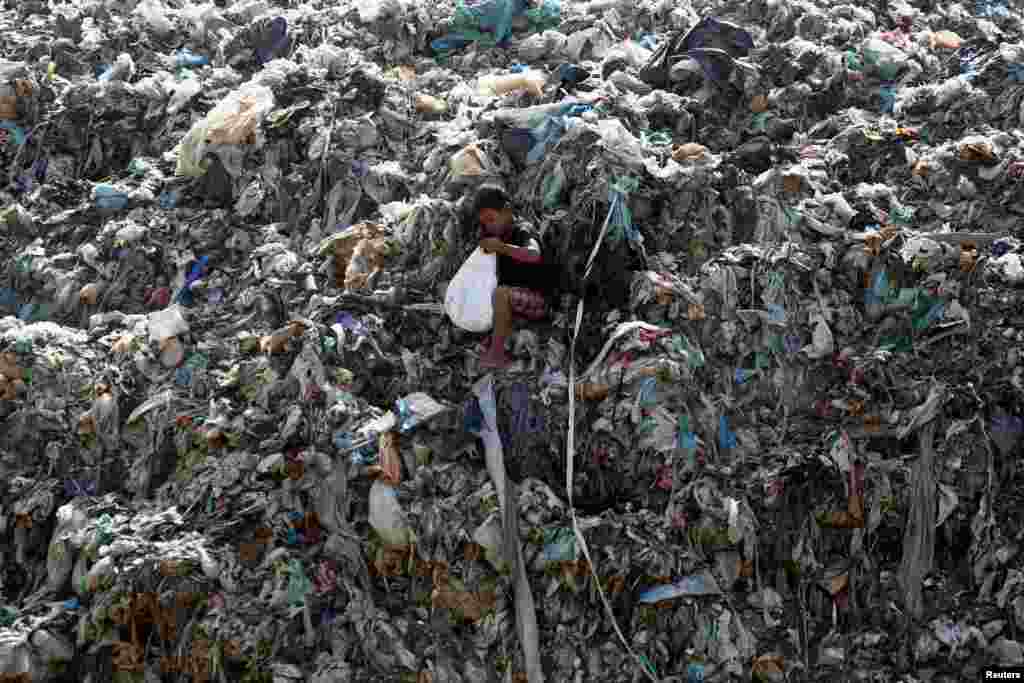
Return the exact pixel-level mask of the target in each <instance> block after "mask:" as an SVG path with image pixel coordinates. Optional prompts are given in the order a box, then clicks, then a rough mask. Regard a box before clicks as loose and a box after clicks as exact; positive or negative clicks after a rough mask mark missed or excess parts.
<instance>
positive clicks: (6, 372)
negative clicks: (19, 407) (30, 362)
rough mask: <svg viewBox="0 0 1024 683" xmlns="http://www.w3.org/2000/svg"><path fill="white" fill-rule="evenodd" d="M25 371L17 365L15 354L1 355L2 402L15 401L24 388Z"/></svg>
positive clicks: (0, 387)
mask: <svg viewBox="0 0 1024 683" xmlns="http://www.w3.org/2000/svg"><path fill="white" fill-rule="evenodd" d="M24 376H25V371H24V370H22V368H21V367H20V366H19V365H18V363H17V358H16V357H15V355H14V354H13V353H3V354H0V401H13V400H15V399H16V398H17V397H18V389H19V388H20V387H23V386H24V382H23V381H22V378H23V377H24Z"/></svg>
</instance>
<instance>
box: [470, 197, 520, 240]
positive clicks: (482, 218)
mask: <svg viewBox="0 0 1024 683" xmlns="http://www.w3.org/2000/svg"><path fill="white" fill-rule="evenodd" d="M473 214H474V217H475V218H476V221H477V224H478V225H479V226H480V231H481V232H482V233H483V234H484V235H485V236H487V237H502V236H504V235H505V234H507V233H508V232H509V231H510V230H511V229H512V225H513V222H514V215H513V213H512V202H511V200H510V199H509V196H508V195H507V194H506V193H505V191H504V190H503V189H501V188H500V187H498V186H496V185H484V186H483V187H481V188H480V189H479V190H477V193H476V198H475V200H474V202H473Z"/></svg>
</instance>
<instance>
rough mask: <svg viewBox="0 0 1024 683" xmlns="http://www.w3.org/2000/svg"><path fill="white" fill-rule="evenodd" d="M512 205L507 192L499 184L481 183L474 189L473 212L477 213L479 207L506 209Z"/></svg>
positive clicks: (479, 209)
mask: <svg viewBox="0 0 1024 683" xmlns="http://www.w3.org/2000/svg"><path fill="white" fill-rule="evenodd" d="M511 205H512V200H511V199H509V196H508V193H507V192H505V190H504V189H503V188H502V187H501V186H499V185H492V184H488V185H483V186H481V187H480V189H478V190H477V191H476V197H475V198H474V200H473V213H474V214H479V213H480V211H481V209H497V210H499V211H500V210H501V209H507V208H508V207H510V206H511Z"/></svg>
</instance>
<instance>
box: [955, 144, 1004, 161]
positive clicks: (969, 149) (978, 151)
mask: <svg viewBox="0 0 1024 683" xmlns="http://www.w3.org/2000/svg"><path fill="white" fill-rule="evenodd" d="M995 158H996V157H995V154H994V153H993V152H992V145H990V144H988V143H987V142H971V143H967V144H966V145H964V146H962V147H961V148H960V160H961V161H992V160H993V159H995Z"/></svg>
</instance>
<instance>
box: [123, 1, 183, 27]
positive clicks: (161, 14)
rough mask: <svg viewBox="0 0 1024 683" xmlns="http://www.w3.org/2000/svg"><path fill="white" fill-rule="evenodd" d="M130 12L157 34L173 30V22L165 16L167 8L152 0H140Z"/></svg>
mask: <svg viewBox="0 0 1024 683" xmlns="http://www.w3.org/2000/svg"><path fill="white" fill-rule="evenodd" d="M132 14H134V15H135V16H137V17H139V19H141V20H142V22H143V23H144V24H145V25H146V26H148V27H149V28H151V29H152V30H153V32H154V33H155V34H157V35H158V36H161V35H166V34H168V33H170V32H171V31H173V30H174V24H173V23H171V20H170V18H169V17H168V16H167V9H166V8H165V7H163V6H162V5H161V4H160V3H158V2H154V0H142V2H140V3H139V5H138V7H136V8H135V11H134V12H132Z"/></svg>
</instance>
